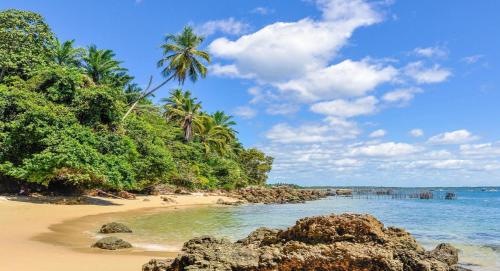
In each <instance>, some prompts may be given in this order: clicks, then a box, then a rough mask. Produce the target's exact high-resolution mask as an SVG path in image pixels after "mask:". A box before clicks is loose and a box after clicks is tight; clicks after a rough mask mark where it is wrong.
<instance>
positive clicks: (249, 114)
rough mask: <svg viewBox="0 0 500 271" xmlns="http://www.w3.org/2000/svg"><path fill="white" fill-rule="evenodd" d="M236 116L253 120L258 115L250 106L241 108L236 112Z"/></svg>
mask: <svg viewBox="0 0 500 271" xmlns="http://www.w3.org/2000/svg"><path fill="white" fill-rule="evenodd" d="M234 115H236V116H238V117H241V118H244V119H251V118H253V117H255V116H256V115H257V111H255V109H253V108H251V107H249V106H239V107H237V108H236V109H235V110H234Z"/></svg>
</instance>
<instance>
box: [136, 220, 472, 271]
mask: <svg viewBox="0 0 500 271" xmlns="http://www.w3.org/2000/svg"><path fill="white" fill-rule="evenodd" d="M457 255H458V254H457V250H456V249H455V248H453V247H452V246H450V245H448V244H441V245H439V246H437V247H436V249H434V250H432V251H425V249H424V248H422V247H421V246H420V245H419V244H418V243H417V242H416V241H415V239H414V238H413V237H412V236H411V235H410V234H409V233H408V232H406V231H405V230H403V229H398V228H393V227H389V228H385V227H384V225H383V224H382V223H381V222H380V221H378V220H377V219H375V218H374V217H373V216H370V215H356V214H342V215H329V216H318V217H309V218H304V219H300V220H299V221H297V222H296V224H295V225H294V226H292V227H290V228H288V229H285V230H273V229H266V228H260V229H257V230H256V231H254V232H252V233H251V234H250V235H248V237H246V238H245V239H242V240H239V241H237V242H234V243H233V242H230V241H229V240H227V239H223V238H222V239H221V238H215V237H211V236H203V237H198V238H194V239H192V240H190V241H188V242H186V243H185V244H184V247H183V249H182V253H181V254H180V255H179V256H178V257H177V258H176V259H175V260H174V261H173V262H172V263H171V264H170V266H168V267H165V266H164V265H157V266H159V267H158V269H146V265H145V267H143V270H144V271H150V270H159V271H160V270H162V271H181V270H190V271H195V270H213V271H215V270H218V271H220V270H228V271H230V270H239V271H250V270H251V271H270V270H280V271H292V270H304V271H309V270H310V271H313V270H333V271H368V270H374V271H402V270H404V271H458V270H465V269H460V268H459V267H458V266H457V265H456V264H457V262H458V256H457ZM151 263H152V262H150V263H148V264H147V266H148V267H147V268H150V267H149V266H151ZM153 263H154V262H153Z"/></svg>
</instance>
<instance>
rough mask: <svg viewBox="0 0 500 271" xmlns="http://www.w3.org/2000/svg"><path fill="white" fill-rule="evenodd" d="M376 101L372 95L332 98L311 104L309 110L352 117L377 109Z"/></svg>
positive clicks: (370, 112)
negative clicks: (356, 97) (343, 98)
mask: <svg viewBox="0 0 500 271" xmlns="http://www.w3.org/2000/svg"><path fill="white" fill-rule="evenodd" d="M377 103H378V100H377V98H375V97H373V96H367V97H363V98H359V99H356V100H354V101H347V100H333V101H328V102H320V103H316V104H313V105H312V106H311V111H313V112H315V113H318V114H324V115H330V116H338V117H354V116H359V115H369V114H372V113H374V112H375V111H376V110H377V108H376V105H377Z"/></svg>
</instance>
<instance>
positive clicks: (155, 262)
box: [142, 259, 172, 271]
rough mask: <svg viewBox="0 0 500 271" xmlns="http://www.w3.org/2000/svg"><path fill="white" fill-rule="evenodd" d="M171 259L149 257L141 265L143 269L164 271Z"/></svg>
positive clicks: (146, 270)
mask: <svg viewBox="0 0 500 271" xmlns="http://www.w3.org/2000/svg"><path fill="white" fill-rule="evenodd" d="M171 262H172V261H169V260H160V259H151V260H150V261H149V262H148V263H146V264H144V265H143V266H142V270H143V271H166V270H167V268H168V267H169V266H170V264H171Z"/></svg>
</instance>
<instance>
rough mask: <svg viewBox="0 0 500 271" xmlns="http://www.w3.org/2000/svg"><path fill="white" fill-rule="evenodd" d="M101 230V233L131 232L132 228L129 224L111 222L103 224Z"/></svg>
mask: <svg viewBox="0 0 500 271" xmlns="http://www.w3.org/2000/svg"><path fill="white" fill-rule="evenodd" d="M99 232H100V233H120V232H125V233H130V232H132V230H131V229H129V228H128V227H127V226H125V225H123V224H122V223H118V222H111V223H108V224H104V225H102V227H101V229H100V230H99Z"/></svg>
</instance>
